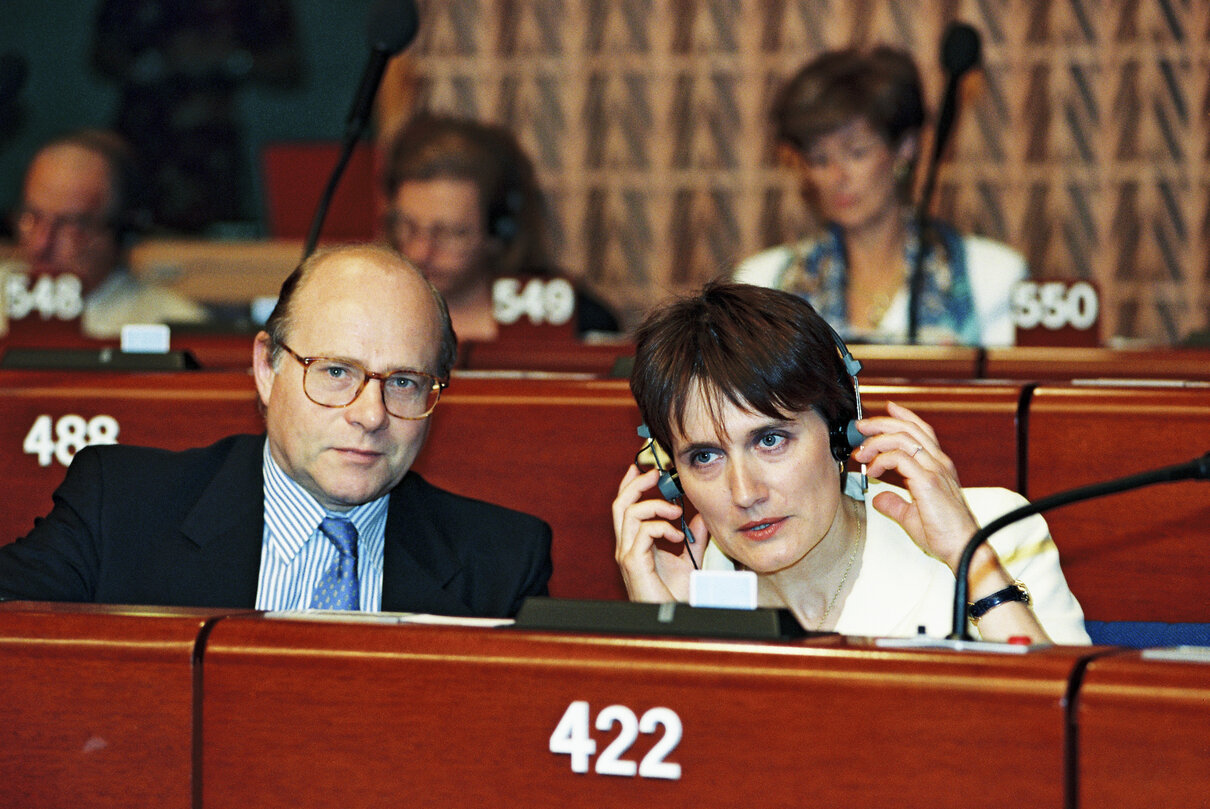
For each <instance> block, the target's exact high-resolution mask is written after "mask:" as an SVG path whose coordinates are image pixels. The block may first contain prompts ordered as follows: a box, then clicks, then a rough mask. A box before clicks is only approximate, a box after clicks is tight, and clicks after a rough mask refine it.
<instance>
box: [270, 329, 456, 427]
mask: <svg viewBox="0 0 1210 809" xmlns="http://www.w3.org/2000/svg"><path fill="white" fill-rule="evenodd" d="M278 345H280V346H281V347H282V348H283V349H285V351H286V352H287V353H288V354H289V355H290V356H291V357H293V358H294V359H296V360H298V361H299V362H300V363H302V367H303V393H305V394H306V395H307V398H308V399H310V400H311V401H312V402H315V404H317V405H320V406H322V407H348V406H349V405H351V404H353V402H355V401H357V397H358V396H360V395H361V392H362V390H364V389H365V386H366V382H368V381H369V380H371V379H377V380H378V381H379V382H381V383H382V406H383V407H385V408H386V410H387V412H388V413H390V414H391V415H392V416H397V417H398V418H401V419H409V420H413V421H415V420H418V419H423V418H427V417H428V415H429V414H430V413H432V412H433V408H435V407H436V406H437V400H438V399H440V398H441V391H442V390H443V389H444V388H445V386H446V385H447V384H449V383H448V382H447V381H445V380H443V379H438V378H437V377H435V376H433V375H432V374H426V373H424V372H423V371H408V370H399V371H391V372H390V373H387V374H376V373H374V372H373V371H367V370H366V369H365V368H363V367H362V366H361V365H359V364H357V363H356V362H353V361H352V360H341V359H334V358H332V357H300V356H299V355H298V354H297V353H295V351H294V349H292V348H290V346H288V345H286V344H285V343H278Z"/></svg>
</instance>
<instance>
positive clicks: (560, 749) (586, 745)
mask: <svg viewBox="0 0 1210 809" xmlns="http://www.w3.org/2000/svg"><path fill="white" fill-rule="evenodd" d="M589 714H590V711H589V707H588V703H587V702H585V701H584V700H576V701H575V702H573V703H571V704H570V705H568V706H567V710H566V711H564V712H563V718H562V719H560V720H559V724H558V725H557V726H555V729H554V732H553V733H551V734H550V752H552V753H559V754H562V755H567V756H570V757H571V771H572V772H577V773H585V772H588V763H589V759H590V758H591V757H592V756H593V755H594V754H595V753H596V752H597V743H596V740H595V739H593V738H592V735H591V733H590V731H589V719H590V716H589ZM614 725H617V726H618V727H619V730H618V735H617V736H615V737H614V738H613V741H611V742H610V743H609V745H608V746H607V747H606V748H605V749H604V750H603V751H601V755H600V756H598V757H597V764H596V769H595V771H596V772H597V773H598V774H600V775H622V776H633V775H635V774H636V773H637V774H638V776H639V777H640V778H667V779H671V780H677V779H679V778H680V777H681V765H680V764H675V763H673V762H671V761H666V760H665V759H666V758H667V757H668V754H669V753H671V752H672V751H673V750H675V749H676V746H677V745H678V744H680V741H681V719H680V717H679V716H677V715H676V712H675V711H673V710H672V709H670V708H652V709H651V710H649V711H647V712H646V713H644V714H643V716H642V718H638V717H636V716H635V714H634V711H632V710H630V709H629V708H627V707H626V706H625V705H610V706H609V707H607V708H605V709H603V710H602V711H601V712H600V713H599V714H597V721H596V724H595V727H596V729H597V730H599V731H603V732H608V731H609V730H612V729H613V726H614ZM661 727H662V728H663V729H664V733H663V735H661V736H660V738H659V739H658V740H657V741H656V743H655V744H654V745H653V746H652V747H651V749H650V750H649V751H648V752H647V755H645V756H643V759H642V761H640V762H638V763H636V762H634V761H630V760H629V759H625V758H622V756H623V755H625V753H626V751H627V750H629V749H630V746H631V745H632V744H634V742H635V740H636V739H637V738H638V736H639V734H640V733H655V732H656V731H657V730H658V729H659V728H661Z"/></svg>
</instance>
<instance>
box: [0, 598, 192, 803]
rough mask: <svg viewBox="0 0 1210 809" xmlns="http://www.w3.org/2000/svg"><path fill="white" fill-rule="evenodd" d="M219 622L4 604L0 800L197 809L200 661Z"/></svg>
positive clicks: (181, 612) (0, 619) (0, 622)
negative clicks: (207, 632)
mask: <svg viewBox="0 0 1210 809" xmlns="http://www.w3.org/2000/svg"><path fill="white" fill-rule="evenodd" d="M213 614H214V613H213V610H211V611H209V612H207V611H205V610H186V609H173V610H168V609H162V608H161V609H157V610H149V609H145V608H124V607H99V606H92V605H74V604H73V605H54V604H37V603H33V602H6V603H3V604H0V802H2V803H4V805H6V806H38V807H64V809H77V807H81V806H88V807H111V806H112V807H123V809H125V807H130V806H156V807H181V809H188V808H189V807H191V806H194V805H195V804H194V794H193V793H194V790H193V780H194V779H193V775H194V750H195V748H194V743H195V733H194V730H195V728H194V709H195V690H194V678H195V675H196V674H197V673H198V672H197V671H196V669H195V667H194V655H195V647H196V644H197V639H198V636H199V633H200V632H201V631H202V628H203V627H204V626H205V625H206V622H207V620H208V619H209V618H210V617H211V616H212V615H213Z"/></svg>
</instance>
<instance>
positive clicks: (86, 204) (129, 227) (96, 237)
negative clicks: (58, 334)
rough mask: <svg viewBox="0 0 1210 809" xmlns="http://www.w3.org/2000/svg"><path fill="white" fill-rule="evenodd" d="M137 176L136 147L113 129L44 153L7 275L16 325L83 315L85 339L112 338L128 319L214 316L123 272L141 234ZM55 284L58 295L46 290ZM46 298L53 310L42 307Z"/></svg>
mask: <svg viewBox="0 0 1210 809" xmlns="http://www.w3.org/2000/svg"><path fill="white" fill-rule="evenodd" d="M133 176H134V171H133V166H132V158H131V154H130V151H129V149H128V147H127V145H126V143H125V141H123V140H122V139H121V138H120V137H119V136H117V135H116V134H114V133H112V132H106V131H103V130H83V131H80V132H75V133H72V134H70V135H65V136H63V137H60V138H56V139H55V140H52V141H50V142H48V143H46V144H45V145H43V146H42V147H41V148H40V149H39V150H38V152H37V153H36V154H35V155H34V157H33V159H32V160H31V161H30V164H29V167H28V168H27V169H26V172H25V178H24V182H23V184H22V194H21V202H20V204H19V205H18V206H17V208H16V210H15V211H14V212H13V232H14V234H15V236H16V238H17V259H18V261H17V262H13V263H11V264H8V265H6V266H5V267H4V268H2V269H0V276H4V279H3V287H2V288H3V289H4V291H5V293H6V294H5V295H4V296H3V297H4V298H5V314H6V315H7V317H8V319H9V320H11V321H17V320H22V319H24V318H26V317H30V316H31V315H32V316H34V317H38V316H41V319H42V320H47V319H50V318H52V317H55V318H58V319H61V320H75V319H76V318H77V317H80V318H82V319H81V321H80V322H81V329H82V331H83V333H84V334H85V335H86V336H89V337H95V338H112V337H116V336H118V334H119V333H120V332H121V329H122V326H124V325H126V324H128V323H196V322H198V321H201V320H204V319H205V318H206V310H205V309H204V308H203V307H201V306H199V305H198V304H196V303H194V302H192V301H189V300H186V299H185V298H183V297H181V296H180V295H178V294H176V293H175V292H172V291H171V290H169V289H167V288H164V287H161V286H157V285H153V284H147V283H145V282H143V281H140V280H139V279H137V278H135V277H134V276H133V275H131V273H130V272H128V271H127V270H126V269H125V266H124V264H125V261H126V258H127V255H126V253H127V251H128V249H129V247H130V245H131V242H132V241H133V235H134V232H135V230H136V221H135V220H136V216H135V214H134V211H135V209H136V208H137V206H136V205H135V204H134V201H133V199H132V197H133V195H134V188H133V187H134V182H133ZM40 285H41V286H40ZM48 285H50V286H48ZM52 286H53V295H46V294H42V293H40V292H39V290H40V289H44V288H45V289H50V288H51V287H52ZM47 300H54V302H55V305H54V307H53V308H54V311H53V312H47V311H43V310H44V309H45V302H46V301H47Z"/></svg>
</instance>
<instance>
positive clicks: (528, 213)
mask: <svg viewBox="0 0 1210 809" xmlns="http://www.w3.org/2000/svg"><path fill="white" fill-rule="evenodd" d="M441 179H453V180H465V181H467V182H471V183H473V184H474V185H475V187H476V188H477V189H478V191H479V205H480V210H481V212H482V214H483V222H484V224H485V226H486V228H487V232H488V235H489V236H492V237H494V238H496V239H497V240H498V241H499V243H500V246H501V251H500V257H499V259H498V260H497V261H495V262H493V270H494V272H495V273H496V274H497V275H498V276H515V275H523V274H528V275H546V274H549V272H550V271H551V267H552V263H551V259H550V256H549V254H548V252H547V249H546V227H545V224H546V223H545V212H544V201H543V198H542V192H541V189H540V188H539V186H538V180H537V173H536V172H535V170H534V165H533V163H532V161H530V159H529V157H528V155H526V153H525V150H524V149H522V148H521V145H520V144H519V143H518V142H517V139H516V137H514V135H513V133H512V132H511V131H509V130H508V129H507V128H506V127H503V126H498V125H495V124H487V123H483V122H480V121H475V120H472V119H469V118H459V117H454V116H448V115H437V114H433V113H428V112H423V113H420V114H419V115H417V116H416V117H414V118H412V119H411V120H410V121H409V122H408V123H407V124H406V125H405V126H404V127H403V129H401V130H400V131H399V132H398V133H397V134H396V135H395V137H394V138H393V139H392V141H391V143H390V146H389V147H388V148H387V153H386V161H385V167H384V169H383V172H382V189H383V192H384V193H385V194H386V197H387V200H388V204H389V203H390V201H391V200H393V199H394V197H395V194H396V192H397V191H398V190H399V187H400V186H401V185H403V184H404V183H406V182H409V181H425V180H441Z"/></svg>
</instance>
